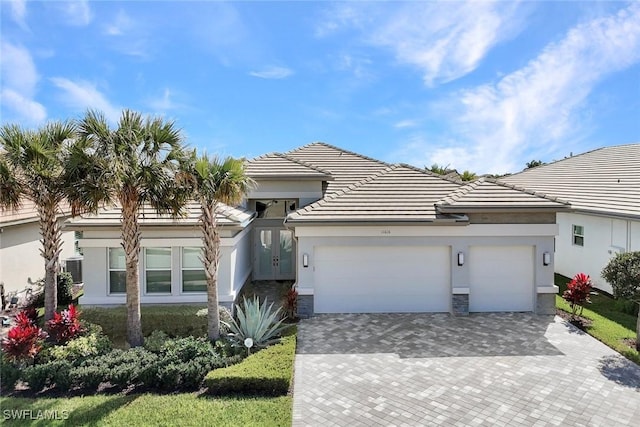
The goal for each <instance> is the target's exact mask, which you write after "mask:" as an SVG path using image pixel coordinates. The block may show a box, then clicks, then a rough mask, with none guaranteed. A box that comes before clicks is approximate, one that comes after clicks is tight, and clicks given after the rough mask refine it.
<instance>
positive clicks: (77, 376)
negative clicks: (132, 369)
mask: <svg viewBox="0 0 640 427" xmlns="http://www.w3.org/2000/svg"><path fill="white" fill-rule="evenodd" d="M69 376H70V377H71V382H72V384H74V385H76V386H78V387H81V388H87V389H90V390H95V389H96V388H98V386H99V385H100V384H101V383H103V382H104V381H105V378H107V377H108V376H109V369H108V368H107V367H106V366H104V365H87V366H82V365H81V366H77V367H74V368H71V371H70V372H69Z"/></svg>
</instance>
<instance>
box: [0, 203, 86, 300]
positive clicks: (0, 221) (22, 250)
mask: <svg viewBox="0 0 640 427" xmlns="http://www.w3.org/2000/svg"><path fill="white" fill-rule="evenodd" d="M66 218H67V216H65V215H61V216H60V222H61V223H62V222H63V221H64V220H65V219H66ZM40 239H41V235H40V226H39V222H38V212H37V210H36V207H35V206H34V205H33V203H31V202H30V201H24V202H23V203H22V206H21V207H20V208H19V209H18V210H17V211H11V210H0V282H1V283H4V289H5V292H6V293H10V292H15V291H21V290H22V289H24V288H25V287H26V286H27V284H29V282H30V281H32V282H35V281H37V280H39V279H42V278H44V259H43V258H42V256H41V255H40V250H41V248H42V243H40ZM62 241H63V245H62V252H61V253H60V260H61V265H62V267H64V266H65V261H66V260H67V259H73V258H75V257H76V256H77V254H76V248H75V245H74V242H75V236H74V232H73V231H68V230H63V232H62Z"/></svg>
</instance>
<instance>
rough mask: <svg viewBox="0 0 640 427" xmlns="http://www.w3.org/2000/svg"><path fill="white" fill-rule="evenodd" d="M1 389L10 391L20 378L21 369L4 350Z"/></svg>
mask: <svg viewBox="0 0 640 427" xmlns="http://www.w3.org/2000/svg"><path fill="white" fill-rule="evenodd" d="M0 379H1V381H0V390H2V391H10V390H13V388H14V387H15V385H16V382H18V379H20V370H19V369H18V367H17V366H16V365H14V364H13V363H11V361H10V360H9V359H8V358H7V356H6V355H5V354H4V352H2V353H1V354H0Z"/></svg>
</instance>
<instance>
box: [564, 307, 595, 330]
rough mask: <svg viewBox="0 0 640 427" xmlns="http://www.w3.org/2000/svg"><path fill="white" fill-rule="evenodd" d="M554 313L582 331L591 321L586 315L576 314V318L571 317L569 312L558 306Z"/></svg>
mask: <svg viewBox="0 0 640 427" xmlns="http://www.w3.org/2000/svg"><path fill="white" fill-rule="evenodd" d="M556 314H557V315H558V316H560V317H562V318H563V319H564V320H566V321H567V322H569V323H571V324H572V325H573V326H575V327H576V328H578V329H580V330H582V331H586V330H587V329H588V328H589V327H590V326H591V324H592V323H593V322H592V321H591V319H587V318H586V317H582V316H576V318H572V316H571V313H567V312H566V311H564V310H560V309H559V308H558V309H556Z"/></svg>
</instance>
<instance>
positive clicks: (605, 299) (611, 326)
mask: <svg viewBox="0 0 640 427" xmlns="http://www.w3.org/2000/svg"><path fill="white" fill-rule="evenodd" d="M569 280H570V279H568V278H566V277H564V276H561V275H559V274H556V277H555V283H556V285H558V286H559V287H560V294H559V295H556V306H557V307H558V308H559V309H561V310H564V311H567V312H569V313H570V312H571V309H570V308H569V303H567V302H566V301H565V300H564V299H563V298H562V296H561V295H562V292H564V290H565V289H566V288H567V286H566V284H567V282H568V281H569ZM582 316H583V317H585V318H587V319H589V320H591V321H592V324H591V326H589V327H588V328H587V330H586V332H587V333H588V334H589V335H591V336H593V337H594V338H597V339H598V340H600V341H602V342H603V343H605V344H606V345H608V346H609V347H611V348H612V349H614V350H616V351H617V352H619V353H620V354H622V355H623V356H625V357H626V358H628V359H629V360H632V361H634V362H636V363H638V364H640V353H638V352H637V351H636V350H635V349H633V348H630V347H629V346H627V345H626V344H625V343H624V342H623V341H622V340H623V339H625V338H635V337H636V316H634V315H632V314H629V313H625V312H623V311H621V310H620V303H619V302H617V301H616V300H614V299H613V298H610V297H609V296H607V295H605V294H599V295H593V296H591V304H587V305H586V306H585V309H584V311H583V312H582Z"/></svg>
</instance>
